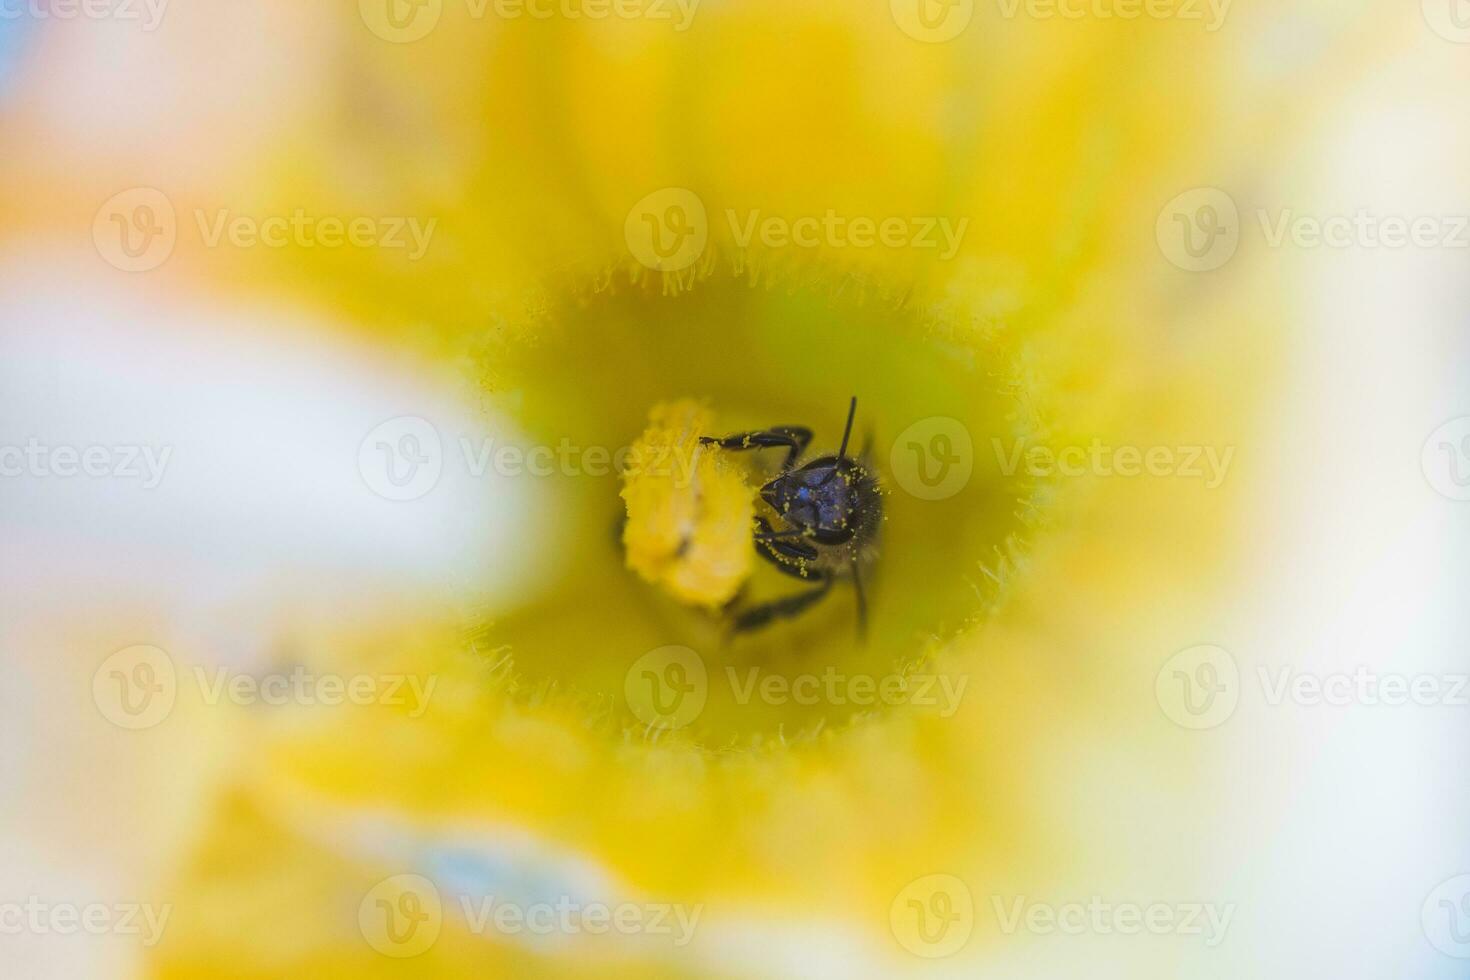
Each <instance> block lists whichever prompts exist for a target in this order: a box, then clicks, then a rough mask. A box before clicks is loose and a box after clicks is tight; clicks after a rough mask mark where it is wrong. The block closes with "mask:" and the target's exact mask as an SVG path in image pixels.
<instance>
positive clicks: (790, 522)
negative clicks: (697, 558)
mask: <svg viewBox="0 0 1470 980" xmlns="http://www.w3.org/2000/svg"><path fill="white" fill-rule="evenodd" d="M856 412H857V398H855V397H854V398H853V399H852V402H851V403H850V404H849V405H848V408H847V427H846V428H845V429H843V431H842V447H841V448H840V449H838V450H837V454H836V455H835V456H818V457H817V458H816V459H814V460H812V461H811V462H809V463H807V464H805V465H804V466H801V467H800V468H797V466H796V464H797V461H798V460H799V459H800V458H801V454H802V453H803V452H804V451H805V450H806V447H807V444H808V443H810V442H811V441H812V430H811V429H808V428H806V427H805V426H800V425H779V426H776V427H774V428H770V429H761V430H759V431H756V432H740V433H736V434H735V435H732V436H725V437H724V438H717V437H715V436H702V437H701V438H700V442H704V443H713V444H715V445H717V446H721V447H723V448H725V449H767V448H771V447H783V446H784V447H785V449H786V459H785V461H784V462H783V463H782V464H781V471H780V473H779V474H778V475H777V476H775V477H774V478H773V479H771V480H770V481H769V482H767V483H766V485H765V486H763V487H761V491H760V495H761V499H762V500H764V501H765V502H766V503H767V504H768V505H770V508H771V510H773V511H774V512H775V516H776V517H777V518H778V519H779V521H780V522H781V523H782V524H783V525H784V526H782V527H773V526H772V525H771V521H770V520H769V519H768V518H766V517H765V516H757V517H756V523H757V525H758V527H757V530H756V532H755V534H754V539H755V547H756V552H757V553H758V554H759V555H760V556H761V557H762V558H765V559H766V560H767V561H769V562H770V563H771V564H773V565H775V566H776V568H777V569H779V570H780V571H781V572H783V573H785V574H787V575H791V576H793V577H795V578H799V579H804V580H806V581H808V582H814V583H816V586H817V587H816V588H815V589H812V590H810V591H807V592H801V593H798V594H796V595H793V596H788V597H786V598H785V599H777V600H774V601H772V602H766V603H762V604H761V605H757V606H752V607H750V608H748V609H745V610H742V611H741V612H739V613H737V614H736V616H735V618H734V621H733V624H732V626H733V629H734V630H735V631H736V632H745V631H748V630H755V629H760V628H761V627H763V626H766V625H768V624H769V623H771V622H772V621H774V620H777V619H789V618H791V617H793V616H796V615H798V614H799V613H801V612H802V611H803V610H805V609H807V608H808V607H809V606H811V605H813V604H814V603H816V602H817V601H818V600H819V599H821V598H822V597H824V596H825V595H826V594H827V593H828V591H830V590H831V588H832V583H833V582H835V581H836V580H837V579H839V578H844V577H851V578H852V584H853V588H854V589H856V591H857V615H858V634H859V636H862V635H863V634H864V633H865V632H866V630H867V614H868V608H867V602H866V600H865V599H864V597H863V580H862V566H864V565H867V564H868V563H870V562H871V561H872V560H873V558H874V557H875V555H876V545H877V539H878V528H879V526H880V525H881V524H882V522H883V498H882V491H881V490H880V489H879V487H878V479H877V476H876V475H875V474H874V473H873V471H872V470H871V469H869V468H868V466H867V465H866V464H865V463H864V462H863V461H862V460H861V459H855V458H853V457H851V456H848V455H847V440H848V438H849V437H850V436H851V435H852V420H853V416H854V415H855V414H856ZM862 455H863V456H866V451H865V452H864V453H863V454H862Z"/></svg>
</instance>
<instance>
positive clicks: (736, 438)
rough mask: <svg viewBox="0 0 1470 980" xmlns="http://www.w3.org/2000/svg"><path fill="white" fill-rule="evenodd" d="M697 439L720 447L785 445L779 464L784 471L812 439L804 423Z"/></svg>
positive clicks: (755, 447) (757, 447)
mask: <svg viewBox="0 0 1470 980" xmlns="http://www.w3.org/2000/svg"><path fill="white" fill-rule="evenodd" d="M699 441H700V442H703V443H714V444H715V445H717V446H719V447H720V448H722V449H769V448H771V447H773V446H785V447H786V461H785V462H783V463H782V464H781V470H782V472H785V471H786V470H789V469H791V467H793V466H795V465H796V461H797V460H798V459H800V458H801V454H802V452H803V451H804V450H805V449H806V447H807V443H809V442H811V441H812V430H811V429H808V428H807V427H806V426H804V425H777V426H773V427H772V428H769V429H759V430H757V431H755V432H737V433H735V434H734V435H733V436H725V437H724V438H719V437H716V436H700V437H699Z"/></svg>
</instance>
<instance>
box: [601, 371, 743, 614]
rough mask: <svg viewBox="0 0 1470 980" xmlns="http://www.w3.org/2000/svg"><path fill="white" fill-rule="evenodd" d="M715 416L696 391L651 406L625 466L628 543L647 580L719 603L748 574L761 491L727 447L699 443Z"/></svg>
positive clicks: (695, 601)
mask: <svg viewBox="0 0 1470 980" xmlns="http://www.w3.org/2000/svg"><path fill="white" fill-rule="evenodd" d="M712 424H713V418H712V415H711V413H710V411H709V410H708V409H706V408H704V407H703V406H701V405H700V404H699V403H698V402H696V401H693V400H690V399H682V400H679V401H674V402H660V403H659V404H657V405H655V406H654V407H653V408H652V409H651V410H650V411H649V413H648V428H647V429H646V430H645V431H644V433H643V434H642V435H641V436H639V438H638V441H637V442H635V443H634V444H633V451H632V454H631V456H630V463H629V466H628V468H627V470H625V471H624V473H623V500H624V502H625V503H626V504H627V505H628V522H627V524H625V525H624V526H623V546H624V547H625V548H627V551H628V567H629V568H631V569H632V570H633V571H635V572H637V573H638V574H639V575H640V576H642V577H643V578H644V580H646V581H648V582H652V583H654V584H655V585H658V586H660V587H662V588H664V589H665V590H667V591H668V593H669V594H670V595H672V596H674V598H676V599H678V600H680V601H681V602H686V603H690V604H692V605H702V606H709V607H717V606H721V605H723V604H725V603H726V602H728V601H729V600H730V599H732V598H734V596H735V593H736V592H737V591H738V590H739V588H740V586H741V584H742V583H744V581H745V579H746V577H747V576H748V575H749V574H750V565H751V560H750V544H749V542H750V528H751V521H752V519H753V517H754V513H755V494H754V491H753V490H752V488H751V486H750V484H749V483H748V482H747V480H746V478H745V475H744V473H743V472H742V470H741V469H740V468H739V467H738V466H735V465H732V464H731V463H730V461H729V460H728V459H727V457H726V455H725V453H724V452H723V451H721V450H720V449H719V448H717V447H714V446H704V445H701V444H700V442H699V437H700V436H701V435H705V434H708V433H709V432H710V431H711V426H712Z"/></svg>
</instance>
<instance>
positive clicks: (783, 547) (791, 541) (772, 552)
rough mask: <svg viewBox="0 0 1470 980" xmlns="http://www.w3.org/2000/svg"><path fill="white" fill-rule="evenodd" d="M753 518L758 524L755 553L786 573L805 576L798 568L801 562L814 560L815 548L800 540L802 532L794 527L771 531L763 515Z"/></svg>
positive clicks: (799, 576) (815, 556) (815, 555)
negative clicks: (787, 529) (786, 529)
mask: <svg viewBox="0 0 1470 980" xmlns="http://www.w3.org/2000/svg"><path fill="white" fill-rule="evenodd" d="M755 520H756V523H757V524H758V525H759V526H760V530H759V531H757V532H756V534H755V550H756V554H758V555H760V556H761V557H762V558H764V559H765V560H766V561H768V562H770V563H771V564H773V565H775V566H776V567H777V568H779V569H781V571H783V572H786V573H787V574H788V575H795V576H796V577H797V578H806V577H807V576H806V573H804V572H801V571H799V570H798V569H800V568H801V567H802V565H801V563H802V562H808V561H815V560H816V558H817V549H816V548H814V547H812V546H811V545H809V544H807V543H806V542H805V541H803V540H801V538H802V533H801V531H799V530H797V529H795V528H793V529H791V530H789V531H773V530H771V522H770V521H768V520H766V519H765V518H764V517H757V518H756V519H755Z"/></svg>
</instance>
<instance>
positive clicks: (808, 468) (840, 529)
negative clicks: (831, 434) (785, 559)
mask: <svg viewBox="0 0 1470 980" xmlns="http://www.w3.org/2000/svg"><path fill="white" fill-rule="evenodd" d="M852 469H853V463H852V461H851V460H848V459H843V458H841V457H836V456H824V457H822V458H821V459H816V460H813V461H812V462H810V463H808V464H807V465H805V466H803V467H802V468H801V469H799V470H793V471H792V472H790V473H783V474H782V475H781V476H778V477H776V478H775V479H774V480H772V481H771V482H769V483H767V484H766V485H765V486H763V487H761V499H762V500H764V501H765V502H766V503H768V504H770V505H771V507H772V509H774V510H775V511H776V512H777V513H778V514H780V515H781V516H782V517H783V518H784V519H785V520H786V522H787V523H788V524H790V525H792V526H793V527H797V528H801V529H802V530H804V531H808V532H810V533H811V534H812V536H813V537H815V538H816V539H817V540H819V541H822V542H823V543H828V544H835V543H839V542H842V541H845V540H847V539H848V538H849V537H851V536H852V530H851V528H852V525H853V517H854V515H853V504H854V495H853V493H852V473H851V471H852Z"/></svg>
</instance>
